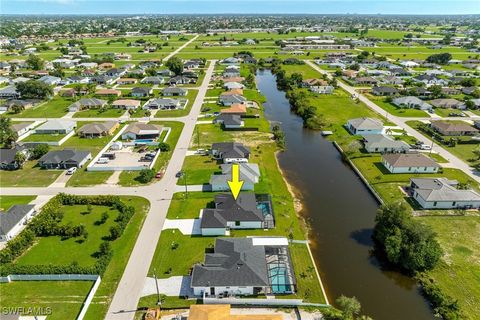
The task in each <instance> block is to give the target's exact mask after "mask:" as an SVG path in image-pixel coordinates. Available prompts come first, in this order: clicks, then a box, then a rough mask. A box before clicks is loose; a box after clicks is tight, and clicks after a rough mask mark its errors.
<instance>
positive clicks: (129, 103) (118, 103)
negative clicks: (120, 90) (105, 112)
mask: <svg viewBox="0 0 480 320" xmlns="http://www.w3.org/2000/svg"><path fill="white" fill-rule="evenodd" d="M140 103H141V102H140V101H138V100H134V99H118V100H115V101H113V102H112V106H131V107H138V106H139V105H140Z"/></svg>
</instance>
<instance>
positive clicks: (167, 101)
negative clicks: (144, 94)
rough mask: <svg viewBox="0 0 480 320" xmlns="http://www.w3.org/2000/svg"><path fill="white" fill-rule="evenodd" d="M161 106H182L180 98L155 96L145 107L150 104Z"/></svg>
mask: <svg viewBox="0 0 480 320" xmlns="http://www.w3.org/2000/svg"><path fill="white" fill-rule="evenodd" d="M152 105H154V106H159V107H169V106H175V107H178V106H180V100H177V99H171V98H154V99H150V100H148V101H147V102H146V103H145V105H144V107H148V106H152Z"/></svg>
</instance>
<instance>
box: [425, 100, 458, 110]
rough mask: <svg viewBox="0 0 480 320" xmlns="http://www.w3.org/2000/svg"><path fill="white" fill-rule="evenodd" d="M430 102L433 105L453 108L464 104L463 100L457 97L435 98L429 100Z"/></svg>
mask: <svg viewBox="0 0 480 320" xmlns="http://www.w3.org/2000/svg"><path fill="white" fill-rule="evenodd" d="M430 104H432V105H433V106H435V107H441V108H454V107H460V106H463V105H464V103H463V102H460V101H458V100H457V99H435V100H432V101H430Z"/></svg>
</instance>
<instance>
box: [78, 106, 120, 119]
mask: <svg viewBox="0 0 480 320" xmlns="http://www.w3.org/2000/svg"><path fill="white" fill-rule="evenodd" d="M124 113H125V110H123V109H117V108H108V109H87V110H82V111H78V112H75V114H74V115H73V117H74V118H118V117H120V116H121V115H123V114H124Z"/></svg>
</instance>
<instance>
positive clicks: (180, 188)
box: [175, 184, 212, 192]
mask: <svg viewBox="0 0 480 320" xmlns="http://www.w3.org/2000/svg"><path fill="white" fill-rule="evenodd" d="M197 191H201V192H209V191H212V187H211V186H210V185H209V184H191V185H187V192H197ZM175 192H185V186H184V185H181V184H179V185H177V186H176V187H175Z"/></svg>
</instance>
